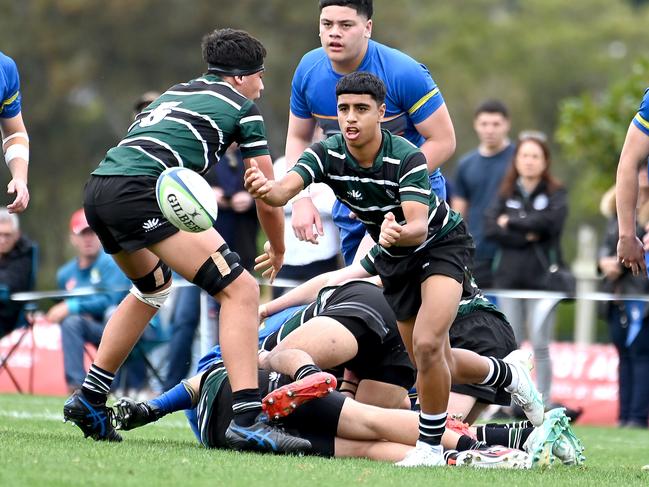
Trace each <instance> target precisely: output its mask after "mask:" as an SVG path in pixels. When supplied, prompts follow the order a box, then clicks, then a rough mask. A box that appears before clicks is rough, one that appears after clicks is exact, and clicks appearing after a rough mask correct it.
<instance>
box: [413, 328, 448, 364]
mask: <svg viewBox="0 0 649 487" xmlns="http://www.w3.org/2000/svg"><path fill="white" fill-rule="evenodd" d="M412 346H413V351H414V354H415V361H416V362H417V366H418V367H421V366H422V365H423V364H428V363H432V362H439V361H440V360H442V359H444V360H445V359H446V358H445V354H444V342H443V340H441V339H439V338H438V337H436V336H435V335H432V334H431V335H428V336H425V337H413V341H412Z"/></svg>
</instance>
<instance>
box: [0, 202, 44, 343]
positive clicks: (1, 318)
mask: <svg viewBox="0 0 649 487" xmlns="http://www.w3.org/2000/svg"><path fill="white" fill-rule="evenodd" d="M34 252H36V246H35V244H34V243H33V242H32V241H31V240H29V239H28V238H27V237H25V236H24V235H22V234H21V232H20V223H19V221H18V216H16V215H15V214H12V213H11V212H9V210H8V209H7V208H5V207H1V208H0V337H2V336H4V335H6V334H7V333H9V332H10V331H11V330H13V329H14V328H16V326H17V325H18V319H19V317H20V312H21V310H22V308H23V305H22V304H21V303H17V302H13V301H10V300H9V296H10V295H11V293H15V292H19V291H30V290H31V288H32V286H33V284H34V275H35V273H36V269H34V264H35V263H34Z"/></svg>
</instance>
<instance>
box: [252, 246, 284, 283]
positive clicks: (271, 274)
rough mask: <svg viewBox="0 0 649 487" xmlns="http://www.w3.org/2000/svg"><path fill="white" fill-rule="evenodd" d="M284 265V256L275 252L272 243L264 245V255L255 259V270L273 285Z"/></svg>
mask: <svg viewBox="0 0 649 487" xmlns="http://www.w3.org/2000/svg"><path fill="white" fill-rule="evenodd" d="M282 264H284V254H283V253H281V254H280V253H279V252H275V249H273V247H272V245H271V244H270V242H266V243H265V244H264V253H263V254H261V255H260V256H258V257H257V258H255V270H256V271H258V272H261V275H262V277H265V278H266V279H268V281H269V282H270V283H271V284H272V283H273V281H274V280H275V277H277V274H278V273H279V271H280V269H281V268H282Z"/></svg>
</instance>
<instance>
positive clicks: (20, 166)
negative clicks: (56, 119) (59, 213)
mask: <svg viewBox="0 0 649 487" xmlns="http://www.w3.org/2000/svg"><path fill="white" fill-rule="evenodd" d="M0 132H1V133H2V152H3V153H4V158H5V162H6V163H7V166H8V167H9V171H10V172H11V181H9V184H8V185H7V193H10V194H13V193H15V194H16V197H15V199H14V201H13V202H12V203H11V204H9V205H7V209H8V210H9V211H10V212H12V213H20V212H22V211H24V210H25V209H26V208H27V205H28V204H29V190H28V189H27V173H28V167H29V137H28V135H27V129H26V128H25V123H24V122H23V117H22V115H21V114H20V113H18V115H16V116H14V117H11V118H0Z"/></svg>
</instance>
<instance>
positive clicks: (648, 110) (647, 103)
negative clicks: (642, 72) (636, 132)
mask: <svg viewBox="0 0 649 487" xmlns="http://www.w3.org/2000/svg"><path fill="white" fill-rule="evenodd" d="M633 124H634V125H635V126H636V127H638V128H639V129H640V130H641V131H642V132H644V134H645V135H649V88H647V89H646V90H645V92H644V97H643V98H642V102H641V103H640V108H639V109H638V113H636V116H635V117H634V118H633Z"/></svg>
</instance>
